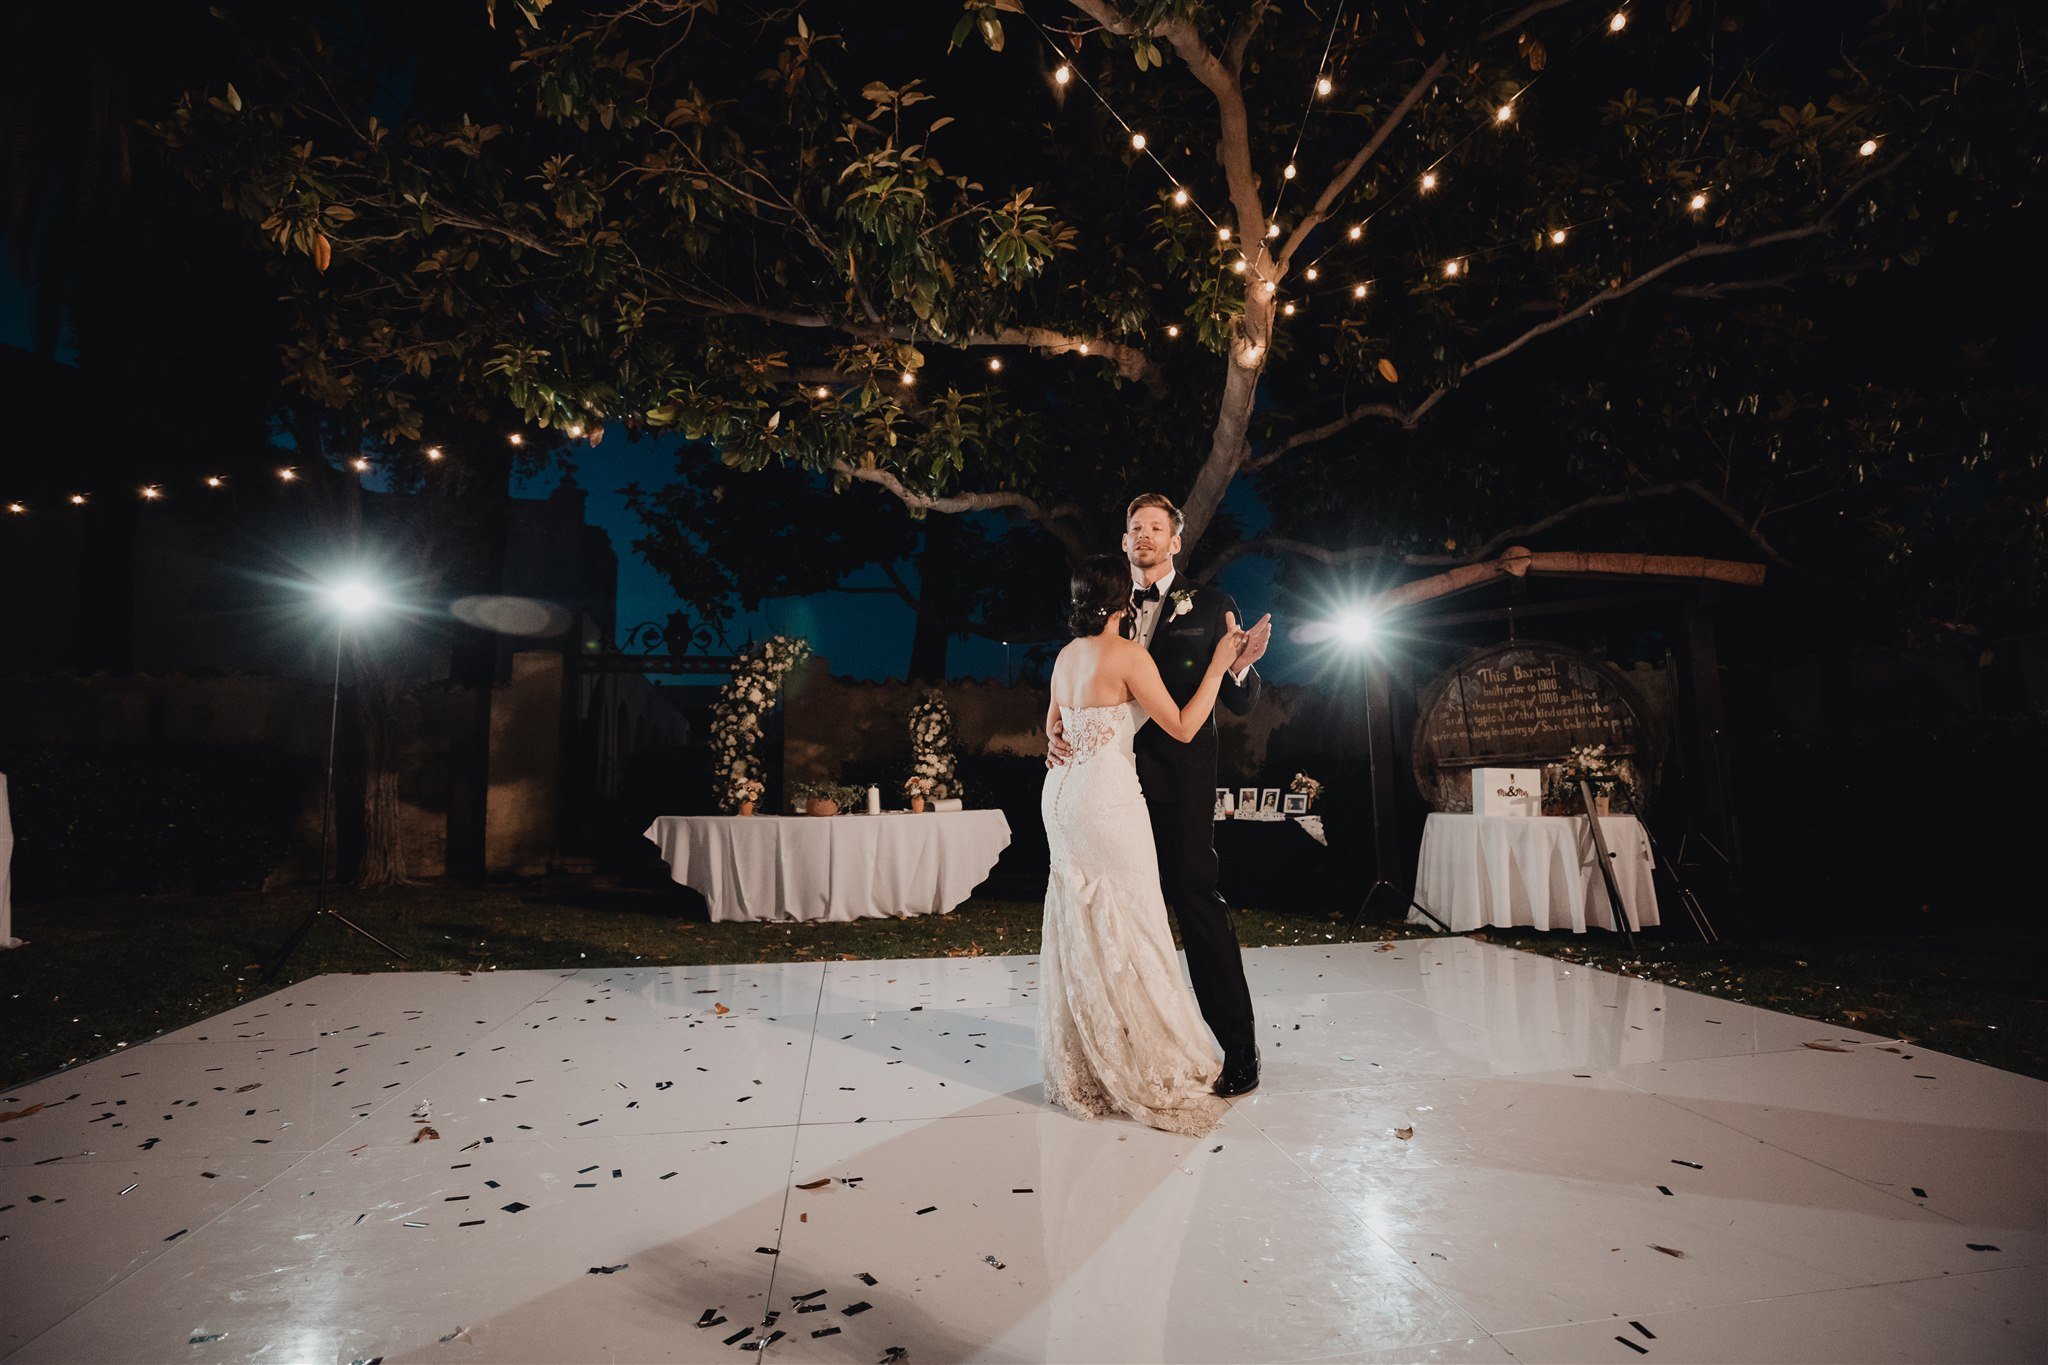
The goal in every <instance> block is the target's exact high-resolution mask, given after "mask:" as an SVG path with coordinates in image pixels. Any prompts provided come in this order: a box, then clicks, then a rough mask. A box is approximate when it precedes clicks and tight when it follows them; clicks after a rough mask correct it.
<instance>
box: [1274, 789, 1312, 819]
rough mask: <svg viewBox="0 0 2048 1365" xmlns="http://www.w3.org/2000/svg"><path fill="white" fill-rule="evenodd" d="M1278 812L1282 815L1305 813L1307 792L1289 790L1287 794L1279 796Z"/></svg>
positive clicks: (1306, 811) (1306, 812)
mask: <svg viewBox="0 0 2048 1365" xmlns="http://www.w3.org/2000/svg"><path fill="white" fill-rule="evenodd" d="M1280 813H1281V814H1282V815H1307V814H1308V793H1307V792H1289V793H1287V795H1285V796H1283V797H1281V798H1280Z"/></svg>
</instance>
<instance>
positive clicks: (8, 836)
mask: <svg viewBox="0 0 2048 1365" xmlns="http://www.w3.org/2000/svg"><path fill="white" fill-rule="evenodd" d="M13 866H14V822H13V820H12V819H10V818H9V816H8V814H7V774H6V773H0V948H19V947H20V946H21V940H20V939H18V938H16V937H15V936H14V893H13V889H12V884H13V874H12V871H11V869H12V868H13Z"/></svg>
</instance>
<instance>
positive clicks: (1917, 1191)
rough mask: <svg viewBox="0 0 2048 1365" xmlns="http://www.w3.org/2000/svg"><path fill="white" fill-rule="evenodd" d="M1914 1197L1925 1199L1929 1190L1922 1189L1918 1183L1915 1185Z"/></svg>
mask: <svg viewBox="0 0 2048 1365" xmlns="http://www.w3.org/2000/svg"><path fill="white" fill-rule="evenodd" d="M1913 1197H1914V1198H1915V1199H1925V1198H1926V1197H1927V1191H1925V1190H1923V1189H1921V1188H1920V1187H1919V1186H1918V1185H1915V1186H1914V1187H1913Z"/></svg>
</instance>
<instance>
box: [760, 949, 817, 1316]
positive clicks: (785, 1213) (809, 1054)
mask: <svg viewBox="0 0 2048 1365" xmlns="http://www.w3.org/2000/svg"><path fill="white" fill-rule="evenodd" d="M831 979H832V967H831V964H830V963H827V964H826V965H825V970H824V971H822V972H819V973H818V998H817V1001H816V1002H815V1003H814V1004H813V1005H812V1007H811V1038H810V1044H809V1046H808V1047H806V1048H805V1050H804V1074H803V1079H802V1080H800V1081H798V1082H797V1090H796V1122H794V1123H792V1124H791V1125H790V1129H791V1132H790V1137H789V1175H788V1176H787V1177H786V1178H785V1179H784V1180H783V1182H782V1212H781V1213H780V1214H779V1215H777V1216H776V1219H775V1246H776V1254H775V1255H773V1256H770V1257H769V1258H768V1289H767V1292H766V1297H765V1299H764V1300H763V1302H764V1303H765V1305H766V1307H767V1308H769V1309H772V1308H774V1307H775V1276H776V1274H777V1272H778V1271H780V1270H781V1269H782V1255H781V1248H782V1239H783V1236H784V1234H785V1233H786V1232H787V1231H788V1228H789V1198H790V1195H792V1194H793V1193H795V1185H796V1153H797V1147H798V1144H799V1143H800V1142H801V1141H802V1137H803V1126H804V1101H805V1100H806V1099H807V1098H808V1097H809V1095H810V1090H811V1063H812V1062H813V1061H814V1060H816V1058H817V1055H818V1017H819V1014H820V1013H821V1012H822V1010H823V1008H824V1004H825V983H826V982H828V981H830V980H831Z"/></svg>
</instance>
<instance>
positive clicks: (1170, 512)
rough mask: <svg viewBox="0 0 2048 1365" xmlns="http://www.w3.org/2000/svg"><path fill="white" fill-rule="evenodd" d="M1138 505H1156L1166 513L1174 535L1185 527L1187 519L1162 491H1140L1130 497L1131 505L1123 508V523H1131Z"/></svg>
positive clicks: (1136, 513)
mask: <svg viewBox="0 0 2048 1365" xmlns="http://www.w3.org/2000/svg"><path fill="white" fill-rule="evenodd" d="M1140 507H1157V508H1158V509H1159V510H1160V511H1162V512H1164V513H1166V518H1167V520H1168V521H1171V522H1172V523H1173V533H1174V534H1175V535H1179V534H1180V533H1181V532H1182V531H1183V530H1184V529H1186V527H1187V524H1188V519H1187V518H1186V517H1184V516H1182V515H1181V510H1180V508H1178V507H1176V506H1175V505H1174V502H1173V499H1172V498H1169V497H1167V496H1166V494H1164V493H1140V494H1138V496H1137V497H1135V498H1132V499H1131V505H1130V506H1129V507H1126V508H1125V509H1124V525H1126V526H1129V525H1130V524H1131V518H1132V517H1135V516H1136V515H1138V509H1139V508H1140Z"/></svg>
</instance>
